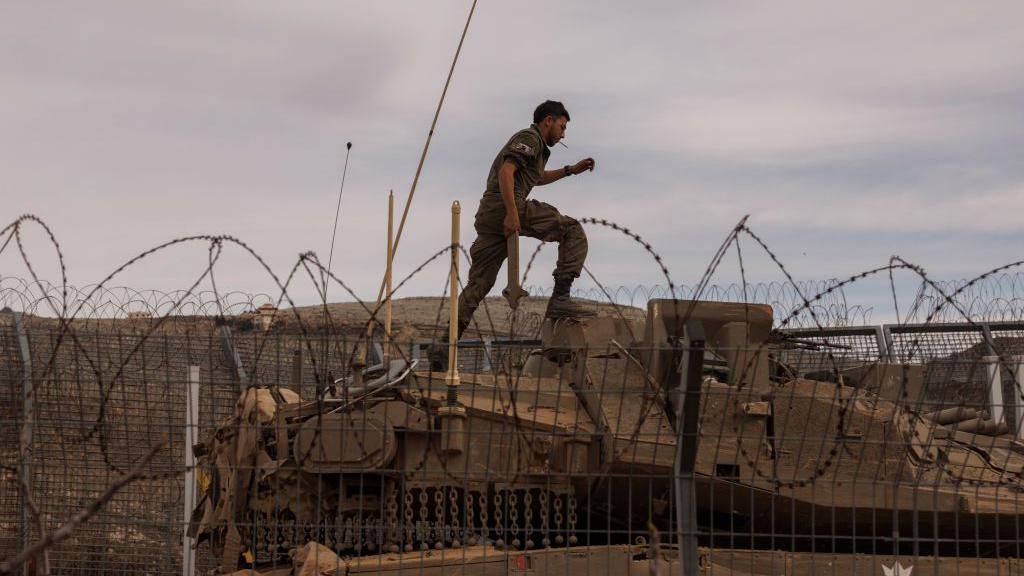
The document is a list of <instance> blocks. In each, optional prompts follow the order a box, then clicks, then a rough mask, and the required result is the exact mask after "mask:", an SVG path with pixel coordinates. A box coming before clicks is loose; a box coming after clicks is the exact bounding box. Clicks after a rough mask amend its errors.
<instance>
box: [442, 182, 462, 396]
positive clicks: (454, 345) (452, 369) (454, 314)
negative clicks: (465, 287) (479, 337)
mask: <svg viewBox="0 0 1024 576" xmlns="http://www.w3.org/2000/svg"><path fill="white" fill-rule="evenodd" d="M461 212H462V208H461V207H460V206H459V201H458V200H456V201H455V202H452V268H451V277H450V278H449V284H450V285H451V288H450V289H449V291H448V292H449V294H450V295H451V298H450V301H449V308H450V314H449V316H448V375H447V377H446V378H445V382H446V383H447V384H448V405H449V406H454V405H455V404H456V403H457V398H458V393H459V214H460V213H461Z"/></svg>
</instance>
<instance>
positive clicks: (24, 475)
mask: <svg viewBox="0 0 1024 576" xmlns="http://www.w3.org/2000/svg"><path fill="white" fill-rule="evenodd" d="M5 310H6V311H7V312H9V313H10V314H11V325H12V327H13V328H14V335H15V338H17V340H18V358H19V360H21V398H22V402H23V403H22V414H21V417H22V421H21V425H22V429H21V434H20V435H19V436H20V441H19V446H20V448H21V450H20V452H21V458H20V468H21V482H22V486H24V487H25V489H26V490H27V489H29V487H30V486H32V444H33V439H32V437H33V434H34V432H35V431H34V430H33V420H34V418H33V416H34V415H35V402H34V399H35V388H34V386H33V383H32V355H31V353H30V349H29V345H28V333H26V332H25V325H24V324H23V323H22V321H21V313H20V312H15V311H14V310H11V309H10V308H5ZM19 493H21V491H20V490H19ZM21 500H22V502H21V525H20V527H19V529H20V532H21V534H20V536H21V548H22V550H24V549H25V548H28V545H29V527H28V525H29V518H28V503H27V502H25V495H24V494H22V495H21ZM39 536H40V537H42V534H40V535H39ZM24 571H25V572H24V573H25V574H28V566H27V565H26V567H25V568H24Z"/></svg>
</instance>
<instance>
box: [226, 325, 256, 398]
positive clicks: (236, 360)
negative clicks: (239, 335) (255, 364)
mask: <svg viewBox="0 0 1024 576" xmlns="http://www.w3.org/2000/svg"><path fill="white" fill-rule="evenodd" d="M220 344H221V347H222V348H223V349H224V359H225V360H226V361H227V363H228V365H229V366H230V367H231V369H232V370H234V372H235V376H236V377H237V378H238V388H239V390H244V389H245V388H246V387H247V385H248V384H249V376H248V374H246V373H245V366H243V365H242V357H241V356H239V355H238V350H237V349H236V348H235V341H234V338H233V337H232V335H231V327H230V326H228V325H227V324H223V325H221V327H220Z"/></svg>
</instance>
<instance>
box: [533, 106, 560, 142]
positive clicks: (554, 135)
mask: <svg viewBox="0 0 1024 576" xmlns="http://www.w3.org/2000/svg"><path fill="white" fill-rule="evenodd" d="M533 123H534V124H536V125H537V129H538V130H540V135H541V138H544V143H545V144H547V145H548V146H554V145H555V144H558V141H559V140H561V139H562V138H565V125H566V124H568V123H569V111H568V110H566V109H565V106H564V105H562V103H561V102H556V101H554V100H545V101H544V102H543V103H541V105H540V106H537V109H536V110H534V111H533Z"/></svg>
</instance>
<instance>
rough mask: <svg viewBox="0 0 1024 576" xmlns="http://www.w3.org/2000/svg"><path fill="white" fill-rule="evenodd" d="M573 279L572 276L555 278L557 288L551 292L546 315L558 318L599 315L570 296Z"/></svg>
mask: <svg viewBox="0 0 1024 576" xmlns="http://www.w3.org/2000/svg"><path fill="white" fill-rule="evenodd" d="M572 280H573V278H572V277H571V276H562V277H557V278H555V289H554V290H553V291H552V292H551V298H549V299H548V309H547V311H546V312H545V313H544V317H546V318H555V319H557V318H589V317H591V316H597V313H596V312H594V311H593V310H591V309H589V308H587V307H586V306H584V305H582V304H580V303H578V302H576V301H574V300H573V299H572V298H570V297H569V290H570V288H572Z"/></svg>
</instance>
